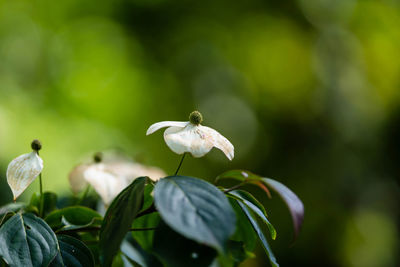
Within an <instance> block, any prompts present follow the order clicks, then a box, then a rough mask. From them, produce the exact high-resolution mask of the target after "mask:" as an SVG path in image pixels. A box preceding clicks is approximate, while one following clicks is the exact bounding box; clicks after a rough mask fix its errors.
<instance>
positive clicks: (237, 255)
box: [218, 240, 255, 267]
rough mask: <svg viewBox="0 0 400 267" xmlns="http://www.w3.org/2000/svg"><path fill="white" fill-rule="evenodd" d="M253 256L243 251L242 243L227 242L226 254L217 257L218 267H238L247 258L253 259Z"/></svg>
mask: <svg viewBox="0 0 400 267" xmlns="http://www.w3.org/2000/svg"><path fill="white" fill-rule="evenodd" d="M254 257H255V255H254V254H253V253H252V252H249V251H247V250H246V249H245V247H244V243H243V242H240V241H234V240H229V241H228V253H227V254H226V255H220V256H219V257H218V265H219V267H238V266H240V264H241V263H242V262H243V261H245V260H246V259H248V258H254Z"/></svg>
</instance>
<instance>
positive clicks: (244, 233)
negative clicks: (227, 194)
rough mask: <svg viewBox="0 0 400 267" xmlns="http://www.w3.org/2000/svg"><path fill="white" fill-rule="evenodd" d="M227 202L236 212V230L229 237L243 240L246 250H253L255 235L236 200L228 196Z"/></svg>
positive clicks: (255, 240)
mask: <svg viewBox="0 0 400 267" xmlns="http://www.w3.org/2000/svg"><path fill="white" fill-rule="evenodd" d="M229 202H230V203H231V205H232V207H233V210H234V211H235V213H236V231H235V233H234V234H233V236H232V237H231V239H232V240H235V241H242V242H244V246H245V248H246V250H248V251H253V250H254V249H255V247H256V242H257V235H256V233H255V232H254V231H253V227H252V225H251V224H250V222H249V219H247V216H246V215H245V214H244V212H243V210H242V208H241V207H240V206H239V204H238V203H237V201H236V200H233V199H231V198H230V199H229Z"/></svg>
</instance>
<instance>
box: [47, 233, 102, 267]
mask: <svg viewBox="0 0 400 267" xmlns="http://www.w3.org/2000/svg"><path fill="white" fill-rule="evenodd" d="M57 239H58V244H59V246H60V252H59V253H58V255H57V257H56V258H55V259H54V260H53V262H52V263H51V265H50V266H51V267H53V266H54V267H57V266H74V267H92V266H94V259H93V255H92V252H91V251H90V249H89V248H88V247H87V246H86V245H85V244H84V243H82V242H81V241H80V240H78V239H76V238H73V237H71V236H68V235H57Z"/></svg>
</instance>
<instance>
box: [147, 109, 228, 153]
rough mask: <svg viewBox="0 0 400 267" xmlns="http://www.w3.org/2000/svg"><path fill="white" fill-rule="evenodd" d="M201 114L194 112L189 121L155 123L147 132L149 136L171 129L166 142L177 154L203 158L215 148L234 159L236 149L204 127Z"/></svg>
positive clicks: (219, 135) (216, 133) (165, 138)
mask: <svg viewBox="0 0 400 267" xmlns="http://www.w3.org/2000/svg"><path fill="white" fill-rule="evenodd" d="M201 122H202V116H201V114H200V112H198V111H193V112H192V113H191V114H190V116H189V121H185V122H183V121H162V122H157V123H154V124H153V125H151V126H150V127H149V129H148V130H147V133H146V134H147V135H149V134H152V133H154V132H155V131H157V130H159V129H161V128H164V127H169V128H167V129H166V130H165V132H164V140H165V143H167V145H168V147H169V148H170V149H171V150H172V151H173V152H175V153H177V154H183V153H185V152H189V153H191V154H192V155H193V156H194V157H196V158H198V157H202V156H204V155H205V154H207V153H208V152H209V151H210V150H211V149H212V148H213V147H216V148H218V149H220V150H222V152H224V153H225V155H226V157H227V158H228V159H229V160H232V159H233V157H234V147H233V145H232V144H231V142H229V140H228V139H226V138H225V137H224V136H222V135H221V134H220V133H219V132H217V131H216V130H214V129H212V128H210V127H206V126H202V125H201V124H200V123H201Z"/></svg>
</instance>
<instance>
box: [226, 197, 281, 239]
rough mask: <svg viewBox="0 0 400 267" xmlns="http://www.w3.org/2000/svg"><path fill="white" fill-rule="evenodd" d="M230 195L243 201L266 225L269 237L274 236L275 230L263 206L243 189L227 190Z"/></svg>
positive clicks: (273, 237)
mask: <svg viewBox="0 0 400 267" xmlns="http://www.w3.org/2000/svg"><path fill="white" fill-rule="evenodd" d="M229 194H230V195H234V196H236V197H237V198H238V199H239V200H240V201H241V202H243V203H244V204H245V205H246V206H247V207H248V208H250V209H251V210H252V211H253V212H254V213H255V214H257V215H258V217H260V218H261V219H262V220H263V222H264V223H265V224H266V225H267V226H268V229H269V232H270V234H271V238H272V239H275V238H276V230H275V228H274V226H273V225H272V224H271V223H270V221H269V220H268V218H267V212H266V210H265V208H264V206H263V205H262V204H261V203H260V202H259V201H258V200H257V199H255V198H254V197H253V196H252V195H251V194H250V193H248V192H246V191H243V190H234V191H231V192H229Z"/></svg>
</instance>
